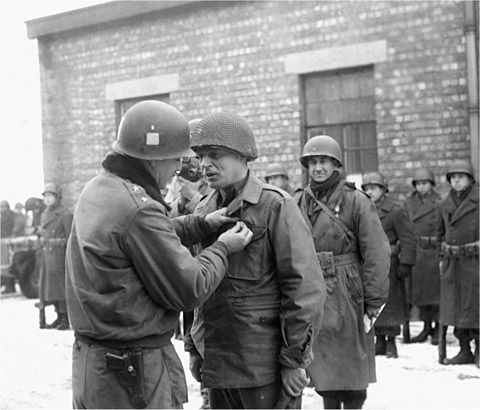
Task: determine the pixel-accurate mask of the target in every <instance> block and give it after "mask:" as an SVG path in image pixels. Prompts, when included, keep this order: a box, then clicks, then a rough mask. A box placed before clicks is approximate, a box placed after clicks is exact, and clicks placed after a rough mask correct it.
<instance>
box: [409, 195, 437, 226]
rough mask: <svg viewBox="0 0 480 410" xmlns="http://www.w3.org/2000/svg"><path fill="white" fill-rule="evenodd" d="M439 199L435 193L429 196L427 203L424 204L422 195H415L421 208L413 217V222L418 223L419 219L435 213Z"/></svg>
mask: <svg viewBox="0 0 480 410" xmlns="http://www.w3.org/2000/svg"><path fill="white" fill-rule="evenodd" d="M436 199H437V197H436V195H435V194H434V193H432V194H430V195H428V196H427V198H426V200H425V202H423V203H422V200H421V199H420V195H418V194H416V195H415V201H418V202H419V203H420V206H419V208H418V209H417V211H416V212H415V214H414V215H413V217H412V222H415V221H417V220H418V219H420V218H422V217H424V216H425V215H427V214H429V213H431V212H434V211H435V201H436Z"/></svg>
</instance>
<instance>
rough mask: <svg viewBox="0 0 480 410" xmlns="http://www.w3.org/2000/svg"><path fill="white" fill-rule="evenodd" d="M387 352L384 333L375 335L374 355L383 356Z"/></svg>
mask: <svg viewBox="0 0 480 410" xmlns="http://www.w3.org/2000/svg"><path fill="white" fill-rule="evenodd" d="M386 353H387V342H386V340H385V336H384V335H377V341H376V343H375V356H385V354H386Z"/></svg>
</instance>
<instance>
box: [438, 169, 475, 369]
mask: <svg viewBox="0 0 480 410" xmlns="http://www.w3.org/2000/svg"><path fill="white" fill-rule="evenodd" d="M446 176H447V181H448V182H449V183H450V185H451V187H452V188H451V190H450V192H449V193H448V195H447V196H446V197H445V198H444V199H443V200H442V201H441V202H440V203H439V206H438V218H437V221H438V224H437V240H438V241H439V243H441V246H440V250H441V258H442V267H441V277H440V324H441V325H442V327H443V328H442V329H441V331H440V341H439V361H440V363H441V364H469V363H474V362H475V364H476V365H477V367H478V366H479V360H478V349H479V346H478V325H479V323H478V321H479V316H478V314H479V305H478V302H479V275H478V268H479V266H478V248H479V238H478V225H479V220H478V213H479V212H478V184H476V183H475V176H474V172H473V167H472V164H471V163H470V162H468V161H466V160H455V161H452V163H451V164H449V166H448V170H447V174H446ZM447 326H455V330H454V334H455V336H456V337H457V339H458V340H459V343H460V351H459V353H458V354H457V355H456V356H454V357H452V358H451V359H448V358H446V354H445V331H446V328H447ZM472 340H474V341H475V353H474V354H472V350H471V347H470V342H471V341H472Z"/></svg>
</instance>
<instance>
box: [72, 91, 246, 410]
mask: <svg viewBox="0 0 480 410" xmlns="http://www.w3.org/2000/svg"><path fill="white" fill-rule="evenodd" d="M189 140H190V138H189V132H188V124H187V121H186V119H185V117H184V116H183V115H182V114H181V113H180V112H178V111H177V110H176V109H175V108H173V107H172V106H170V105H168V104H166V103H163V102H159V101H151V100H148V101H143V102H139V103H137V104H135V105H133V106H132V107H131V108H130V109H129V110H128V111H127V112H126V113H125V115H124V116H123V118H122V121H121V123H120V127H119V131H118V138H117V140H116V141H115V142H114V143H113V145H112V148H113V151H111V152H109V153H108V154H107V156H106V157H105V158H104V160H103V162H102V167H103V171H102V172H101V173H100V174H99V175H98V176H96V177H95V178H93V179H92V180H91V181H90V182H89V183H88V184H87V185H86V186H85V188H84V189H83V191H82V193H81V194H80V198H79V200H78V204H77V207H76V210H75V215H74V221H73V226H72V234H71V236H70V240H69V242H68V245H67V263H66V266H67V302H68V311H69V314H70V319H71V324H72V327H73V329H74V331H75V342H74V346H73V375H72V384H73V405H74V407H75V408H132V407H133V408H145V407H148V408H169V409H173V408H183V403H184V402H186V401H187V389H186V382H185V374H184V371H183V368H182V364H181V361H180V359H179V358H178V356H177V354H176V352H175V349H174V347H173V345H172V343H171V338H172V335H173V329H174V327H175V324H176V323H177V321H178V318H179V312H180V311H182V310H185V311H188V310H192V309H193V308H195V307H196V306H198V305H199V304H201V303H203V302H204V301H205V300H206V299H207V298H208V297H209V296H210V295H211V294H212V292H213V291H214V290H215V289H216V288H217V287H218V286H219V284H220V282H221V281H222V279H223V277H224V275H225V271H226V268H227V257H228V255H231V254H233V253H235V252H237V251H240V250H241V249H242V248H243V247H244V246H245V245H246V244H247V243H248V242H249V241H250V239H251V237H252V233H251V231H250V230H248V228H246V227H245V225H244V224H242V223H241V222H238V223H236V218H231V217H226V216H224V214H225V209H223V210H219V211H218V212H216V213H213V214H210V215H207V216H197V217H193V216H192V215H187V216H183V217H180V218H177V219H170V218H169V217H168V215H167V212H168V209H169V206H168V205H167V204H166V203H165V201H164V199H163V197H162V194H161V192H160V189H162V188H164V187H165V185H166V183H167V181H168V180H170V179H171V177H172V176H173V174H174V173H175V172H176V171H178V170H179V169H180V158H181V157H184V156H190V155H193V152H192V151H191V150H190V149H189ZM226 222H229V223H232V224H233V225H234V227H233V228H231V229H229V230H226V231H225V232H224V233H223V234H222V235H220V236H219V237H218V238H217V240H216V241H215V242H212V244H211V246H210V247H209V248H207V249H205V250H204V251H203V252H202V253H201V254H199V255H198V256H197V257H193V256H192V255H191V254H190V252H189V250H188V248H187V247H186V246H185V245H191V244H193V243H195V242H196V241H198V240H200V239H202V238H203V237H205V236H207V235H210V234H212V233H214V232H216V231H217V230H218V229H219V228H220V227H221V226H222V225H223V224H225V223H226Z"/></svg>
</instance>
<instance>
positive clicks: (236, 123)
mask: <svg viewBox="0 0 480 410" xmlns="http://www.w3.org/2000/svg"><path fill="white" fill-rule="evenodd" d="M191 147H192V149H193V150H198V149H200V148H203V147H205V148H206V147H221V148H228V149H231V150H233V151H235V152H238V153H239V154H240V155H242V156H244V157H245V158H247V161H253V160H254V159H256V158H258V151H257V144H256V142H255V136H254V135H253V130H252V128H251V127H250V125H249V124H248V122H247V120H246V119H245V118H243V117H241V116H239V115H238V114H235V113H232V112H221V113H214V114H209V115H207V116H206V117H205V118H202V120H201V121H200V122H199V123H198V125H197V126H196V127H195V130H194V131H193V134H192V140H191Z"/></svg>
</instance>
